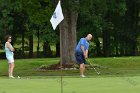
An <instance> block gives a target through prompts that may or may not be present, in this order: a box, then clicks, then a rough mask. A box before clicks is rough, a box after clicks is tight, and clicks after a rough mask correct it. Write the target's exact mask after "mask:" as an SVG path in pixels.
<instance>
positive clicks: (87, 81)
mask: <svg viewBox="0 0 140 93" xmlns="http://www.w3.org/2000/svg"><path fill="white" fill-rule="evenodd" d="M60 80H61V79H60V78H59V77H44V78H40V79H39V78H38V79H37V78H30V79H29V78H23V79H22V78H21V79H6V78H1V79H0V93H61V86H60V84H61V83H60ZM139 92H140V76H135V77H89V78H76V77H64V78H63V93H139Z"/></svg>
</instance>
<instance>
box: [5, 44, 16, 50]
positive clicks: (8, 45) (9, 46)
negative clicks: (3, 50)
mask: <svg viewBox="0 0 140 93" xmlns="http://www.w3.org/2000/svg"><path fill="white" fill-rule="evenodd" d="M6 47H7V48H9V49H10V51H12V52H14V51H15V49H14V48H13V47H11V44H10V43H6Z"/></svg>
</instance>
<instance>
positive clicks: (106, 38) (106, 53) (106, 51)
mask: <svg viewBox="0 0 140 93" xmlns="http://www.w3.org/2000/svg"><path fill="white" fill-rule="evenodd" d="M109 39H110V35H109V32H108V31H107V30H104V31H103V52H104V56H105V57H108V56H110V48H109V47H110V41H109Z"/></svg>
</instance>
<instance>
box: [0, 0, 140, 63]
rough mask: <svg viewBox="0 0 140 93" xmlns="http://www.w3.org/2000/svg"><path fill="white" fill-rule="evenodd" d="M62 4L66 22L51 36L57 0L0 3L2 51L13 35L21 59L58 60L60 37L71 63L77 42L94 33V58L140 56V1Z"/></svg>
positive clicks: (67, 1)
mask: <svg viewBox="0 0 140 93" xmlns="http://www.w3.org/2000/svg"><path fill="white" fill-rule="evenodd" d="M61 1H62V8H63V13H64V16H65V20H64V21H63V22H62V23H61V24H60V26H59V28H57V30H56V31H53V29H52V27H51V24H50V18H51V16H52V14H53V11H54V9H55V7H56V5H57V2H58V0H0V42H1V46H0V47H1V50H2V49H3V48H4V42H5V41H4V36H5V35H6V34H11V35H12V37H13V42H12V43H13V45H14V46H15V47H17V48H16V50H17V51H16V54H17V56H18V55H19V54H20V56H18V57H21V55H23V56H22V57H56V56H57V57H59V56H60V34H61V37H62V39H61V40H62V42H63V45H62V47H63V49H64V52H63V54H64V55H63V57H64V58H66V57H67V58H66V59H69V61H73V60H74V58H73V51H74V50H73V49H74V47H75V46H76V41H77V40H79V39H80V38H81V37H84V36H86V35H87V34H88V33H91V34H93V40H92V42H91V47H90V57H93V56H105V57H109V56H135V55H139V54H140V44H139V42H140V31H139V30H140V1H139V0H88V1H87V0H61ZM19 46H20V47H19ZM67 46H69V47H67ZM52 47H53V48H54V50H55V51H52ZM64 47H65V48H64ZM71 49H72V51H71ZM68 53H69V54H68ZM71 54H72V55H71ZM69 55H71V56H69ZM2 56H4V53H2V52H1V57H2ZM71 59H72V60H71Z"/></svg>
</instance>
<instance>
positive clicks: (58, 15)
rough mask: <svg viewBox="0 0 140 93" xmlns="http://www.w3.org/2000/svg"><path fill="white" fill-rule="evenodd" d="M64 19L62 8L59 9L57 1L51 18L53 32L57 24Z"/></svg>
mask: <svg viewBox="0 0 140 93" xmlns="http://www.w3.org/2000/svg"><path fill="white" fill-rule="evenodd" d="M63 19H64V16H63V13H62V8H61V2H60V1H59V2H58V4H57V7H56V9H55V11H54V13H53V15H52V17H51V20H50V22H51V24H52V27H53V29H54V30H55V29H56V27H57V26H58V24H59V23H60V22H61V21H62V20H63Z"/></svg>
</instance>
